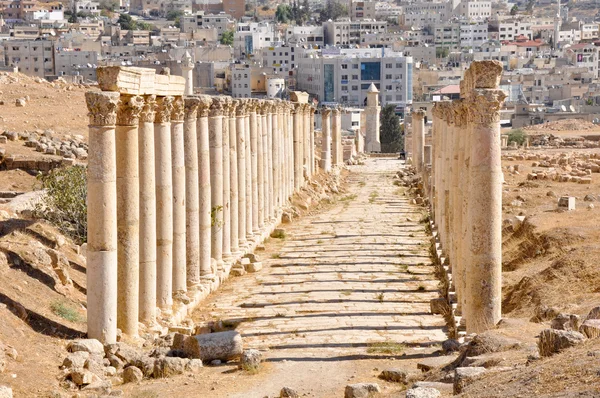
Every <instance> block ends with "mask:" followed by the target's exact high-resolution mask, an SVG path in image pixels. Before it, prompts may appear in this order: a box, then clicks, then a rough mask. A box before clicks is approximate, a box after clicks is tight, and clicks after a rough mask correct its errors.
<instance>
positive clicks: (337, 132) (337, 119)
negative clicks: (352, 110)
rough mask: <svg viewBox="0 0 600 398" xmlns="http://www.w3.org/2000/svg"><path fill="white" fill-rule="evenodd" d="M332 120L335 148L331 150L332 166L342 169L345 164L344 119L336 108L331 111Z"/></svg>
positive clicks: (332, 135) (333, 145)
mask: <svg viewBox="0 0 600 398" xmlns="http://www.w3.org/2000/svg"><path fill="white" fill-rule="evenodd" d="M331 119H332V123H331V131H332V134H331V137H332V141H333V144H332V147H333V148H332V150H331V157H332V162H331V164H332V166H333V167H340V166H341V165H342V164H343V163H344V154H343V148H342V118H341V113H340V110H339V109H338V108H334V109H333V110H332V111H331Z"/></svg>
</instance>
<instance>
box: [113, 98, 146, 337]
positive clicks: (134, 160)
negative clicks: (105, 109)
mask: <svg viewBox="0 0 600 398" xmlns="http://www.w3.org/2000/svg"><path fill="white" fill-rule="evenodd" d="M143 106H144V99H143V98H142V97H140V96H131V95H121V100H120V101H119V108H118V111H117V126H116V143H117V145H116V152H117V155H116V159H117V238H118V241H119V243H118V248H117V259H118V260H117V261H118V277H117V281H118V302H117V327H118V328H120V329H121V330H122V331H123V333H125V334H128V335H130V336H137V334H138V316H139V277H140V274H139V270H140V268H139V267H140V263H139V261H140V246H139V245H140V241H139V238H140V235H139V214H140V205H139V204H140V201H139V187H140V180H139V164H138V161H139V156H138V123H139V117H140V113H141V112H142V107H143Z"/></svg>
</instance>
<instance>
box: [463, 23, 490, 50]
mask: <svg viewBox="0 0 600 398" xmlns="http://www.w3.org/2000/svg"><path fill="white" fill-rule="evenodd" d="M486 41H488V23H487V22H484V21H480V22H474V21H461V23H460V46H461V47H462V48H475V47H480V46H481V45H482V44H483V43H485V42H486Z"/></svg>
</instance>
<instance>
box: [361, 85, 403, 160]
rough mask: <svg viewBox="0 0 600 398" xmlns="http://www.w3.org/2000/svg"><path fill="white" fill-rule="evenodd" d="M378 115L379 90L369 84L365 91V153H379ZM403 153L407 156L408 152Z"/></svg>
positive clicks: (379, 107) (379, 111)
mask: <svg viewBox="0 0 600 398" xmlns="http://www.w3.org/2000/svg"><path fill="white" fill-rule="evenodd" d="M380 113H381V106H379V90H377V87H375V84H373V83H371V86H370V87H369V90H368V91H367V107H366V108H365V124H366V125H365V147H366V151H367V152H381V140H380V138H379V123H380ZM405 144H406V142H405ZM405 146H406V145H405ZM405 152H406V153H407V154H408V151H405Z"/></svg>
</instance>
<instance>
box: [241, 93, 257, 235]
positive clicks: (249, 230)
mask: <svg viewBox="0 0 600 398" xmlns="http://www.w3.org/2000/svg"><path fill="white" fill-rule="evenodd" d="M247 106H248V110H247V113H246V115H245V116H244V147H245V152H246V157H245V159H246V239H247V240H248V241H252V240H253V238H254V233H253V225H252V220H253V215H252V209H253V203H252V198H253V194H252V149H251V148H252V143H251V142H250V141H251V137H250V136H251V128H252V127H251V123H250V115H251V114H252V113H254V115H255V116H256V100H255V99H250V100H248V105H247Z"/></svg>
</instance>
